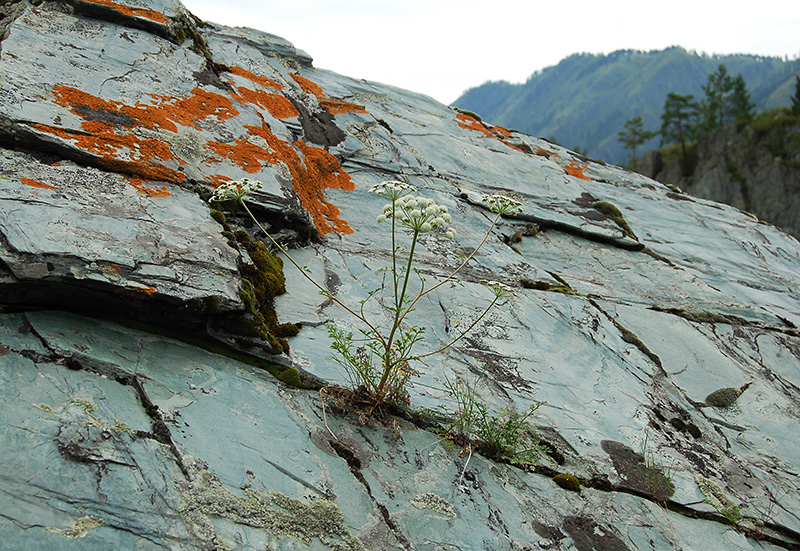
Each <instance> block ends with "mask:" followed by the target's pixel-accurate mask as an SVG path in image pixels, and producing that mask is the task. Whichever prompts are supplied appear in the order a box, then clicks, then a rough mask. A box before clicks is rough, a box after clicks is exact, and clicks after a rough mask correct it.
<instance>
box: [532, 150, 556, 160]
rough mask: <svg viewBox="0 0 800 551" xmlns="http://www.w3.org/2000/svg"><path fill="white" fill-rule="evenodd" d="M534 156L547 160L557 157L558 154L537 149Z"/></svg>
mask: <svg viewBox="0 0 800 551" xmlns="http://www.w3.org/2000/svg"><path fill="white" fill-rule="evenodd" d="M536 154H537V155H539V156H540V157H545V158H547V159H549V158H550V157H558V153H556V152H555V151H548V150H546V149H545V148H543V147H540V148H539V149H537V150H536Z"/></svg>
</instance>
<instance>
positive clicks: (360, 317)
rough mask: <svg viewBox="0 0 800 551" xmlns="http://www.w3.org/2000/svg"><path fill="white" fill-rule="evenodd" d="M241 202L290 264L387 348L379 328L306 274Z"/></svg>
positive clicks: (242, 202) (244, 205) (243, 203)
mask: <svg viewBox="0 0 800 551" xmlns="http://www.w3.org/2000/svg"><path fill="white" fill-rule="evenodd" d="M239 202H240V203H241V204H242V206H243V207H244V210H246V211H247V214H249V215H250V218H252V219H253V222H255V223H256V226H258V228H259V229H260V230H261V231H262V232H263V233H264V235H266V236H267V238H268V239H269V240H270V241H271V242H272V244H273V245H275V246H276V247H277V248H278V249H279V250H280V251H281V252H282V253H283V255H284V256H285V257H286V258H288V259H289V262H291V263H292V264H294V266H295V267H296V268H297V269H298V270H300V273H301V274H303V277H305V278H306V279H307V280H308V281H310V282H311V283H312V284H313V285H314V286H315V287H316V288H317V289H319V290H320V291H322V293H323V294H324V295H325V296H327V297H328V298H330V299H331V300H332V301H334V302H335V303H336V304H338V305H339V306H341V307H342V308H344V309H345V310H347V311H348V312H350V313H351V314H353V315H354V316H355V317H356V318H357V319H358V320H359V321H361V322H363V323H364V324H365V325H366V326H367V327H369V328H370V330H371V331H372V332H373V333H375V336H376V337H377V338H378V339H379V340H380V341H381V343H382V344H383V345H384V346H386V339H385V338H384V337H383V335H381V332H380V331H378V329H377V328H376V327H375V326H374V325H372V324H371V323H370V322H369V320H367V318H365V317H364V316H363V315H361V314H359V313H358V312H356V311H355V310H353V309H352V308H350V307H349V306H347V305H346V304H345V303H343V302H342V301H341V300H339V299H338V298H336V297H335V296H333V295H332V294H331V292H330V291H328V290H327V289H325V288H324V287H323V286H322V285H320V284H319V283H317V282H316V281H315V280H314V278H312V277H311V276H310V275H308V274H307V273H306V271H305V269H304V268H303V267H302V266H300V265H299V264H298V263H297V262H296V261H295V259H294V258H292V257H291V255H290V254H289V253H288V252H287V251H286V248H285V247H284V246H283V245H281V244H280V243H278V242H277V241H275V239H274V238H273V237H272V236H271V235H270V234H269V232H268V231H267V230H265V229H264V226H262V225H261V224H260V223H259V222H258V220H257V219H256V217H255V216H253V213H252V212H250V209H249V208H248V207H247V205H246V204H245V202H244V201H242V200H240V201H239Z"/></svg>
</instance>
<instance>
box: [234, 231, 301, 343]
mask: <svg viewBox="0 0 800 551" xmlns="http://www.w3.org/2000/svg"><path fill="white" fill-rule="evenodd" d="M235 238H236V240H237V241H238V242H240V243H241V244H242V246H243V247H244V248H245V249H246V250H247V253H248V255H249V256H250V260H251V262H250V263H248V264H244V265H242V266H241V267H240V268H239V271H240V273H241V274H242V288H241V289H240V291H239V298H241V299H242V302H243V303H244V305H245V310H246V312H247V313H246V314H244V315H240V316H236V317H228V318H226V319H225V321H224V327H223V328H224V329H225V330H226V331H229V332H233V333H235V334H238V335H242V336H244V337H257V338H260V339H262V340H264V341H266V342H267V343H269V345H270V347H271V348H272V350H273V353H275V354H281V353H283V352H288V351H289V343H288V341H287V340H286V338H285V337H290V336H294V335H296V334H297V332H298V331H299V329H300V328H299V326H298V325H296V324H288V323H285V324H279V323H278V315H277V313H276V311H275V297H276V296H278V295H281V294H283V293H285V292H286V279H285V278H284V275H283V261H282V260H281V259H280V258H279V257H278V256H276V255H275V254H273V253H272V252H270V250H269V249H267V247H266V245H264V243H262V242H260V241H252V240H250V239H249V237H247V238H246V239H245V238H244V237H243V236H242V235H240V234H239V232H236V235H235Z"/></svg>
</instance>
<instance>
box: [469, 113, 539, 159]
mask: <svg viewBox="0 0 800 551" xmlns="http://www.w3.org/2000/svg"><path fill="white" fill-rule="evenodd" d="M456 119H458V120H459V123H458V126H460V127H461V128H464V129H466V130H474V131H475V132H480V133H481V134H483V137H484V138H494V139H496V140H498V141H499V142H501V143H502V144H504V145H506V146H508V147H510V148H511V149H515V150H517V151H522V152H523V153H524V152H525V151H524V150H523V149H521V148H519V147H517V146H516V145H514V144H512V143H509V142H508V141H506V140H507V139H508V138H510V137H511V131H510V130H506V129H505V128H503V127H502V126H493V127H491V128H489V127H488V126H486V125H485V124H484V123H483V122H481V121H479V120H478V119H476V118H475V117H473V116H472V115H468V114H466V113H459V114H458V115H456Z"/></svg>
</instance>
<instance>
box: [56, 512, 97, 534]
mask: <svg viewBox="0 0 800 551" xmlns="http://www.w3.org/2000/svg"><path fill="white" fill-rule="evenodd" d="M101 526H108V523H107V522H106V521H104V520H103V519H100V518H97V517H93V516H91V515H86V516H83V517H81V518H79V519H77V520H75V521H74V522H73V523H72V524H71V525H70V527H69V528H67V529H64V530H62V529H59V528H47V530H48V531H49V532H53V533H55V534H63V535H65V536H67V537H68V538H82V537H84V536H86V534H87V533H88V532H89V530H92V529H94V528H99V527H101Z"/></svg>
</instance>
